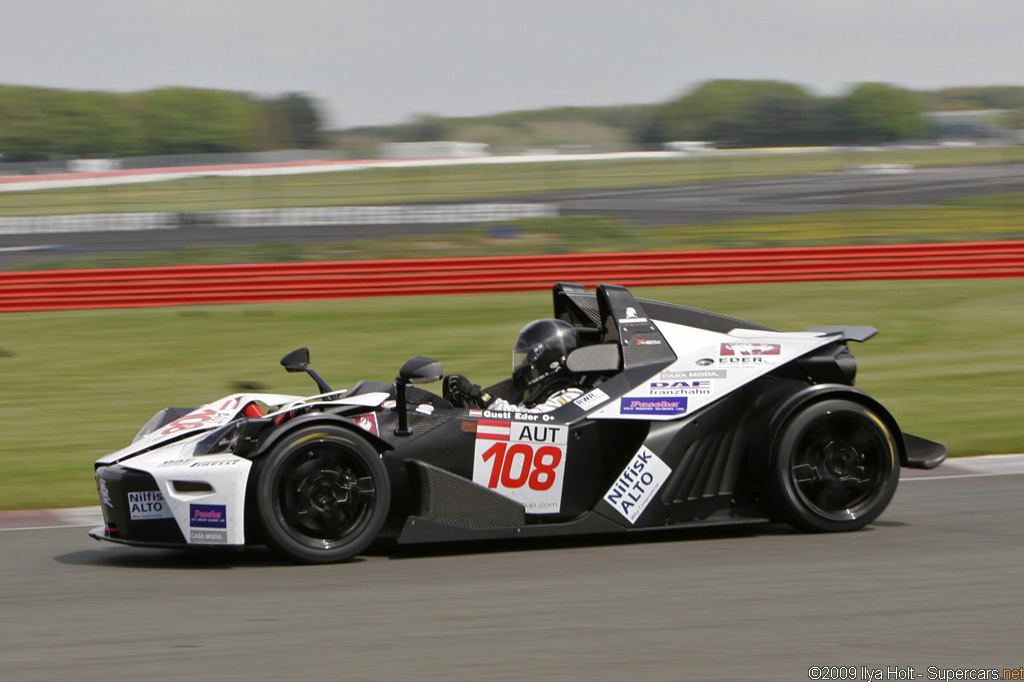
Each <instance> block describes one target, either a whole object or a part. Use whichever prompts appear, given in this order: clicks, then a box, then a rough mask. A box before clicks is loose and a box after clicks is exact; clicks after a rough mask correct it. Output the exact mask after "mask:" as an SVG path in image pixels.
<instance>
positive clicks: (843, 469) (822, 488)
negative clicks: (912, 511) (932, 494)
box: [769, 399, 899, 531]
mask: <svg viewBox="0 0 1024 682" xmlns="http://www.w3.org/2000/svg"><path fill="white" fill-rule="evenodd" d="M776 442H777V448H776V450H775V456H774V464H773V468H772V471H771V481H770V486H769V493H770V495H769V497H770V502H771V506H772V507H773V509H774V511H775V512H776V513H777V514H778V515H779V516H780V517H782V518H783V519H784V520H786V521H787V522H789V523H790V524H792V525H794V526H796V527H797V528H801V529H803V530H809V531H847V530H856V529H858V528H862V527H863V526H865V525H867V524H869V523H871V522H872V521H874V520H875V519H876V518H877V517H878V515H879V514H881V513H882V511H884V510H885V508H886V506H888V504H889V501H890V500H892V496H893V494H894V493H895V492H896V485H897V484H898V483H899V461H898V455H897V451H896V446H895V440H894V437H893V434H892V431H891V430H890V429H889V427H888V426H886V424H885V423H884V422H883V421H882V420H881V419H880V418H879V417H878V416H877V415H876V414H875V413H874V412H872V411H871V410H869V409H867V408H865V407H864V406H863V405H860V404H858V403H854V402H851V401H849V400H841V399H840V400H824V401H821V402H817V403H813V404H811V405H809V406H807V407H804V408H803V409H801V410H800V411H799V412H797V413H796V414H795V415H794V416H793V417H792V418H790V420H789V421H788V422H787V423H786V425H785V427H784V428H783V430H782V433H781V435H780V438H779V439H778V440H777V441H776Z"/></svg>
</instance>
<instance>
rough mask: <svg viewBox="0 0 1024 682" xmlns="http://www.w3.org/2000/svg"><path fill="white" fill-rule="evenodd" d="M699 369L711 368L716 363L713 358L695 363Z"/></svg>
mask: <svg viewBox="0 0 1024 682" xmlns="http://www.w3.org/2000/svg"><path fill="white" fill-rule="evenodd" d="M695 364H696V365H697V366H698V367H710V366H711V365H713V364H715V361H714V360H712V359H711V358H701V359H700V360H698V361H697V362H696V363H695Z"/></svg>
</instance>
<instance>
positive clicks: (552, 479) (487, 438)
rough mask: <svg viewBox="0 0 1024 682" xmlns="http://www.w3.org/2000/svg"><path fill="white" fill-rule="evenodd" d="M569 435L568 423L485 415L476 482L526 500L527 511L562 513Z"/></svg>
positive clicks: (480, 429) (479, 430)
mask: <svg viewBox="0 0 1024 682" xmlns="http://www.w3.org/2000/svg"><path fill="white" fill-rule="evenodd" d="M568 441H569V427H568V426H561V425H553V424H544V425H541V424H531V423H525V422H522V421H511V420H503V419H481V420H480V421H478V422H477V429H476V444H475V447H474V451H473V482H474V483H476V484H478V485H482V486H483V487H485V488H489V489H490V490H493V491H495V492H497V493H500V494H501V495H504V496H505V497H508V498H510V499H512V500H515V501H516V502H518V503H520V504H522V505H523V507H525V508H526V513H528V514H554V513H557V512H558V511H559V509H560V508H561V504H562V483H563V480H564V478H565V450H566V444H567V443H568Z"/></svg>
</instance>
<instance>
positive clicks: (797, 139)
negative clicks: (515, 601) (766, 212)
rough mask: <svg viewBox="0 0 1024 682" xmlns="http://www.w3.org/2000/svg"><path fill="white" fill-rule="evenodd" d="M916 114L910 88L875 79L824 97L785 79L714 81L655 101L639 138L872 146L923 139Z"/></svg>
mask: <svg viewBox="0 0 1024 682" xmlns="http://www.w3.org/2000/svg"><path fill="white" fill-rule="evenodd" d="M922 114H923V112H922V110H921V106H920V104H919V102H918V100H917V98H916V97H915V96H914V94H913V93H912V92H910V91H908V90H902V89H899V88H895V87H892V86H889V85H884V84H881V83H864V84H861V85H858V86H857V87H855V88H854V89H853V90H852V91H850V93H849V94H847V95H845V96H843V97H835V98H830V97H814V96H812V95H810V94H809V93H808V92H807V91H805V90H804V89H802V88H800V87H799V86H796V85H792V84H790V83H780V82H776V81H735V80H720V81H713V82H710V83H706V84H704V85H702V86H700V87H698V88H697V89H696V90H694V91H693V92H691V93H689V94H687V95H685V96H683V97H680V98H679V99H676V100H673V101H671V102H668V103H666V104H664V105H662V106H660V107H657V108H656V109H655V110H654V112H653V115H652V117H651V121H650V123H649V125H648V126H647V127H646V128H645V129H643V130H641V131H640V137H641V139H642V141H644V142H668V141H671V140H709V141H713V142H714V143H715V144H716V145H718V146H719V147H758V146H795V145H819V144H878V143H885V142H896V141H899V140H911V139H915V138H921V137H923V136H924V135H925V133H926V132H927V125H926V123H925V119H924V117H923V115H922Z"/></svg>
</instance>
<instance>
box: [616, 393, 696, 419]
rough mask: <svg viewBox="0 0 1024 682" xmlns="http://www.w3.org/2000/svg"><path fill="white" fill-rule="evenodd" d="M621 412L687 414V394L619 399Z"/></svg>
mask: <svg viewBox="0 0 1024 682" xmlns="http://www.w3.org/2000/svg"><path fill="white" fill-rule="evenodd" d="M619 412H620V413H621V414H653V415H666V414H686V396H666V397H663V398H660V397H653V396H652V397H633V398H620V399H619Z"/></svg>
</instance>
